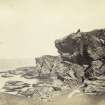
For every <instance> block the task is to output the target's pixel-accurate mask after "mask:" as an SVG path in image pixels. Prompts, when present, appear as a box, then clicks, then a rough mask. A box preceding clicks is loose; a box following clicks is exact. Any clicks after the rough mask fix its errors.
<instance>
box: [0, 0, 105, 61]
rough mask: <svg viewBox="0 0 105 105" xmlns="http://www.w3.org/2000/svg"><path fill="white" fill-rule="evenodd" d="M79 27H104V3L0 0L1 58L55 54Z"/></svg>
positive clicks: (98, 0) (103, 0)
mask: <svg viewBox="0 0 105 105" xmlns="http://www.w3.org/2000/svg"><path fill="white" fill-rule="evenodd" d="M79 28H80V29H81V31H90V30H93V29H100V28H105V0H0V59H3V58H5V59H6V58H33V57H38V56H42V55H57V54H58V53H57V49H56V48H55V46H54V41H55V40H56V39H58V38H62V37H63V36H66V35H68V34H69V33H72V32H75V31H76V30H77V29H79Z"/></svg>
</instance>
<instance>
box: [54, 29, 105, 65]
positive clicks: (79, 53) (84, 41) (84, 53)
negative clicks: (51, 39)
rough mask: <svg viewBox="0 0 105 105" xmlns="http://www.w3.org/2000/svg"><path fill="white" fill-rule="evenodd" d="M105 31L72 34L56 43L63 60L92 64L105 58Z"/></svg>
mask: <svg viewBox="0 0 105 105" xmlns="http://www.w3.org/2000/svg"><path fill="white" fill-rule="evenodd" d="M104 43H105V29H101V30H93V31H90V32H78V33H72V34H70V35H68V36H66V37H64V38H62V39H58V40H56V41H55V46H56V48H57V49H58V52H59V53H60V55H61V57H62V59H63V60H66V61H71V62H75V63H78V64H82V65H83V64H88V65H89V64H90V63H91V61H93V60H98V59H102V58H104V57H105V44H104Z"/></svg>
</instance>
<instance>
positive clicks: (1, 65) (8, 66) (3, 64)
mask: <svg viewBox="0 0 105 105" xmlns="http://www.w3.org/2000/svg"><path fill="white" fill-rule="evenodd" d="M33 66H35V59H34V58H23V59H22V58H21V59H20V58H19V59H0V71H7V70H15V69H16V68H19V67H33Z"/></svg>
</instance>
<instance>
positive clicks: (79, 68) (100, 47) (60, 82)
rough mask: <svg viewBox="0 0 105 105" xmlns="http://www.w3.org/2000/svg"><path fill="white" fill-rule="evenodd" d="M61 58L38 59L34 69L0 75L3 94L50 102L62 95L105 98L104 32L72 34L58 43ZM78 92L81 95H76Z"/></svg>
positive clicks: (0, 89) (101, 30)
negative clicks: (88, 95) (85, 95)
mask: <svg viewBox="0 0 105 105" xmlns="http://www.w3.org/2000/svg"><path fill="white" fill-rule="evenodd" d="M55 47H56V48H57V50H58V53H59V56H51V55H44V56H42V57H38V58H35V60H36V66H35V67H22V68H17V69H16V70H9V71H5V72H0V79H1V81H2V85H1V86H0V92H1V93H8V94H14V95H16V96H23V97H28V98H30V97H35V96H37V97H39V98H40V100H45V101H46V100H47V101H48V100H51V99H52V98H53V97H57V96H59V95H64V94H68V95H69V96H70V93H72V94H73V92H72V91H73V90H75V89H78V90H80V91H81V92H82V93H83V94H93V95H103V94H105V29H100V30H93V31H90V32H80V30H78V31H77V32H75V33H71V34H70V35H67V36H66V37H64V38H61V39H57V40H56V41H55ZM77 92H78V91H77Z"/></svg>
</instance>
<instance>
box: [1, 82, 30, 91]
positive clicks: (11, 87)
mask: <svg viewBox="0 0 105 105" xmlns="http://www.w3.org/2000/svg"><path fill="white" fill-rule="evenodd" d="M24 87H29V84H28V83H24V82H22V81H8V82H6V83H5V85H4V87H3V88H4V89H5V90H6V91H16V90H18V89H22V88H24Z"/></svg>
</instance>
